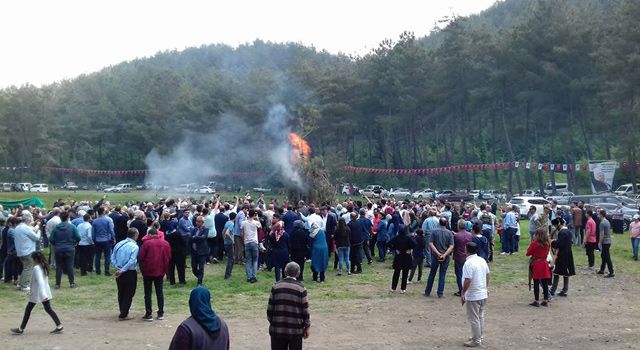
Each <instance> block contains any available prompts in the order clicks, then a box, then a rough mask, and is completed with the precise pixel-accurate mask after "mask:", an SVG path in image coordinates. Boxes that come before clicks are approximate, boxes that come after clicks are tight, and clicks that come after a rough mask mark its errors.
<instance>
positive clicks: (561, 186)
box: [544, 182, 569, 195]
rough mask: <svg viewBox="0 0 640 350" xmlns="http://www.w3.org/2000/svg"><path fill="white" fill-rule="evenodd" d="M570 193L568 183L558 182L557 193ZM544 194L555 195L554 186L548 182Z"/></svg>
mask: <svg viewBox="0 0 640 350" xmlns="http://www.w3.org/2000/svg"><path fill="white" fill-rule="evenodd" d="M564 192H569V184H567V183H566V182H556V193H564ZM544 193H545V194H547V195H549V194H552V193H553V184H552V183H551V182H547V184H546V185H545V186H544Z"/></svg>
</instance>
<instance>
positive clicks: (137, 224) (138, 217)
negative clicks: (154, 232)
mask: <svg viewBox="0 0 640 350" xmlns="http://www.w3.org/2000/svg"><path fill="white" fill-rule="evenodd" d="M130 227H133V228H136V229H137V230H138V232H139V233H140V234H139V235H138V247H139V246H141V245H142V237H144V235H146V234H147V228H148V227H147V217H146V215H145V214H144V212H143V211H142V210H137V211H136V212H135V213H134V219H133V221H131V225H130Z"/></svg>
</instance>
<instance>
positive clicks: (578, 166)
mask: <svg viewBox="0 0 640 350" xmlns="http://www.w3.org/2000/svg"><path fill="white" fill-rule="evenodd" d="M576 171H580V163H576Z"/></svg>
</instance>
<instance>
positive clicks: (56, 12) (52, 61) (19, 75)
mask: <svg viewBox="0 0 640 350" xmlns="http://www.w3.org/2000/svg"><path fill="white" fill-rule="evenodd" d="M494 2H495V0H440V1H436V0H421V1H420V0H393V1H391V0H388V1H378V0H376V1H364V0H323V1H320V0H314V1H304V0H233V1H215V0H209V1H192V0H182V1H163V0H153V1H152V0H127V1H125V0H110V1H102V0H75V1H72V0H40V1H34V0H19V1H13V0H7V1H2V2H1V3H0V33H2V34H1V35H0V38H1V39H0V48H1V49H0V87H6V86H10V85H22V84H24V83H31V84H34V85H38V86H40V85H41V84H47V83H51V82H54V81H58V80H61V79H65V78H73V77H75V76H77V75H79V74H81V73H89V72H93V71H97V70H99V69H101V68H103V67H105V66H109V65H112V64H116V63H119V62H122V61H126V60H131V59H134V58H137V57H145V56H152V55H153V54H155V53H156V52H158V51H163V50H171V49H178V50H182V49H184V48H186V47H191V46H200V45H203V44H210V43H226V44H229V45H232V46H237V45H238V44H242V43H246V42H252V41H253V40H255V39H258V38H259V39H262V40H265V41H267V40H268V41H275V42H287V41H294V42H300V43H303V44H306V45H313V46H315V47H316V48H318V49H326V50H327V51H330V52H333V53H337V52H343V53H348V54H363V53H366V52H368V51H370V50H371V49H372V48H375V47H376V46H377V45H378V43H379V42H380V41H382V40H383V39H385V38H392V39H396V38H397V37H398V35H399V34H400V33H401V32H402V31H404V30H410V31H413V32H415V33H416V35H418V36H422V35H425V34H427V33H428V32H429V30H430V29H431V28H433V26H434V24H435V23H436V21H437V20H438V19H440V18H442V17H443V16H447V15H451V14H452V13H455V14H457V15H461V16H464V15H468V14H473V13H478V12H480V11H482V10H484V9H486V8H488V7H489V6H491V5H492V4H493V3H494Z"/></svg>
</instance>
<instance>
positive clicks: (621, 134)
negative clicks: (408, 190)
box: [0, 0, 640, 191]
mask: <svg viewBox="0 0 640 350" xmlns="http://www.w3.org/2000/svg"><path fill="white" fill-rule="evenodd" d="M638 18H640V2H639V1H635V0H609V1H598V0H586V1H581V0H570V1H564V0H507V1H504V2H499V3H497V4H496V5H494V6H493V7H492V8H490V9H488V10H487V11H485V12H483V13H482V14H480V15H477V16H472V17H470V18H457V19H455V20H454V21H452V22H451V23H450V24H449V25H448V26H447V27H446V28H444V29H442V30H438V31H434V32H433V33H432V34H431V35H430V36H428V37H426V38H416V37H414V36H413V35H412V34H411V33H403V34H401V35H400V36H399V38H398V39H396V40H393V41H391V40H385V41H382V42H381V44H380V46H379V47H378V48H377V49H375V50H373V51H372V52H371V53H369V54H367V55H365V56H363V57H347V56H342V55H332V54H329V53H326V52H319V51H317V50H316V49H314V48H310V47H304V46H301V45H298V44H292V43H289V44H273V43H265V42H261V41H256V42H253V43H251V44H247V45H243V46H240V47H239V48H237V49H234V48H231V47H228V46H225V45H208V46H202V47H199V48H191V49H187V50H184V51H182V52H174V51H171V52H161V53H158V54H157V55H155V56H154V57H151V58H147V59H139V60H134V61H130V62H124V63H120V64H118V65H115V66H112V67H108V68H105V69H103V70H101V71H99V72H96V73H93V74H90V75H84V76H80V77H77V78H76V79H73V80H70V81H64V82H61V83H57V84H53V85H49V86H45V87H42V88H36V87H33V86H22V87H12V88H8V89H4V90H1V91H0V127H1V128H2V134H3V135H4V137H2V138H0V166H9V167H15V166H19V167H20V166H25V167H28V169H26V173H27V174H28V175H29V176H30V177H31V178H33V179H35V178H46V177H47V176H50V175H48V172H47V171H46V170H45V169H43V167H47V166H53V167H58V166H59V167H78V168H88V169H141V168H144V166H145V165H144V159H145V157H146V155H147V154H148V153H149V152H150V151H151V150H152V149H153V148H158V150H159V151H160V153H163V152H168V151H169V150H171V149H172V147H173V146H175V145H176V144H177V143H179V142H180V141H181V140H182V139H183V138H184V137H185V132H187V131H197V132H208V131H211V130H213V129H224V128H225V127H226V126H225V125H223V124H220V123H218V121H220V120H222V119H223V117H224V116H225V115H231V116H235V117H237V118H239V120H242V121H243V122H245V123H247V124H248V125H256V124H260V123H261V122H263V119H264V118H265V116H266V115H267V112H268V110H269V109H270V108H271V107H272V106H273V105H275V104H277V103H281V104H283V105H284V106H285V107H286V108H287V110H288V111H289V113H290V115H291V120H290V125H291V126H292V128H293V129H294V130H296V131H299V132H300V133H301V134H302V135H303V136H305V137H306V138H307V139H308V141H309V143H310V145H311V147H312V148H313V149H314V155H315V156H322V157H324V159H325V163H326V164H328V165H329V166H330V167H331V168H332V169H333V170H334V171H333V175H334V176H336V180H340V179H341V178H342V179H346V180H351V181H356V182H358V183H364V182H377V183H381V184H387V185H395V186H397V185H400V184H402V185H405V186H409V187H417V186H421V185H424V184H427V183H428V184H429V185H430V186H434V187H435V186H447V187H453V188H479V187H486V188H490V187H493V188H496V187H506V186H509V187H512V188H513V191H518V190H519V189H522V188H525V187H526V188H531V187H537V186H539V185H540V183H542V182H543V181H546V178H548V176H549V174H547V173H543V172H542V171H522V170H517V169H513V170H510V171H504V170H503V171H491V172H489V171H483V172H459V173H452V174H447V175H428V176H404V177H394V176H389V175H386V176H381V175H375V174H360V175H352V174H343V173H341V172H339V171H338V169H339V168H340V167H342V166H344V165H354V166H363V167H372V168H424V167H435V166H448V165H456V164H473V163H495V162H501V161H521V160H525V161H529V160H530V161H540V162H554V163H568V164H575V163H576V162H578V161H584V160H587V159H617V160H619V161H628V162H635V160H639V159H640V155H639V154H637V153H638V138H639V136H640V133H639V132H638V128H639V127H640V114H639V112H640V110H639V106H638V103H639V102H638V99H639V96H640V92H639V90H640V88H639V87H640V21H638ZM345 35H346V34H345ZM43 59H46V57H44V58H43ZM224 120H230V119H224ZM231 120H233V119H231ZM227 141H228V143H229V144H230V145H233V144H239V143H243V142H244V141H246V140H241V139H236V138H234V135H233V134H230V135H228V139H227ZM206 151H207V152H211V151H224V150H223V149H219V150H206ZM256 152H260V149H256ZM229 170H230V171H234V170H245V171H246V170H258V169H229ZM620 173H621V175H620V176H622V177H626V178H632V177H635V175H636V174H635V167H630V169H629V170H628V171H626V172H620ZM3 176H5V177H10V176H15V174H12V173H10V172H9V173H7V172H6V171H5V173H4V175H3ZM354 176H355V177H354ZM51 178H52V179H53V177H51ZM568 181H569V182H570V183H571V184H572V186H576V187H581V186H586V184H587V179H586V177H585V178H576V177H575V175H574V174H571V176H569V178H568Z"/></svg>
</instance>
